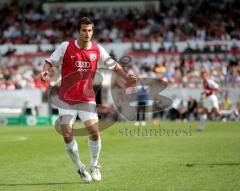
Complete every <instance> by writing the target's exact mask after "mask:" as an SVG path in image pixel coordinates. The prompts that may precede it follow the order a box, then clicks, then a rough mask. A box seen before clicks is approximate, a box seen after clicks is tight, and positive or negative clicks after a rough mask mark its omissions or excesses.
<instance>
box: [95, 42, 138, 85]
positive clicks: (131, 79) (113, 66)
mask: <svg viewBox="0 0 240 191" xmlns="http://www.w3.org/2000/svg"><path fill="white" fill-rule="evenodd" d="M98 47H99V50H100V67H101V66H103V67H107V68H108V69H110V70H113V71H114V72H116V73H117V74H118V75H119V76H121V77H122V78H124V79H125V80H126V81H127V82H128V83H130V84H135V83H136V82H137V77H136V76H135V75H133V74H129V73H127V72H125V71H124V70H123V68H122V66H121V65H120V64H119V63H118V62H116V61H115V60H113V59H112V58H111V57H110V55H109V54H108V53H107V51H106V50H105V49H104V48H103V47H101V46H100V45H98Z"/></svg>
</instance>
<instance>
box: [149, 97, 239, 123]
mask: <svg viewBox="0 0 240 191" xmlns="http://www.w3.org/2000/svg"><path fill="white" fill-rule="evenodd" d="M204 99H205V96H204V94H201V97H200V99H199V100H196V99H195V98H194V97H193V96H189V97H188V98H186V99H181V98H180V97H179V96H178V95H173V96H172V100H173V103H172V107H171V108H170V109H169V110H162V111H161V107H159V106H158V105H157V104H155V105H154V107H156V108H155V109H156V111H158V112H156V113H154V114H153V122H157V121H158V120H165V119H170V120H181V121H193V120H199V119H200V115H201V113H202V110H203V102H204ZM219 109H220V116H219V117H217V119H218V120H221V121H228V120H238V121H240V96H239V97H238V99H237V101H236V103H235V104H233V101H232V99H231V97H230V96H229V94H228V92H224V93H223V94H222V96H219ZM210 120H216V117H215V116H210Z"/></svg>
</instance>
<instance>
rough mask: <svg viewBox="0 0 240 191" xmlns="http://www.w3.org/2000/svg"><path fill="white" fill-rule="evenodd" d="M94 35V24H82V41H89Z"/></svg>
mask: <svg viewBox="0 0 240 191" xmlns="http://www.w3.org/2000/svg"><path fill="white" fill-rule="evenodd" d="M92 35H93V25H86V24H82V25H81V28H80V31H79V37H80V41H82V42H89V41H90V40H91V39H92Z"/></svg>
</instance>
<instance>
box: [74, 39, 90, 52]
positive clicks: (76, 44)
mask: <svg viewBox="0 0 240 191" xmlns="http://www.w3.org/2000/svg"><path fill="white" fill-rule="evenodd" d="M74 44H75V46H76V47H77V48H79V49H83V48H81V47H80V46H79V45H78V43H77V40H75V41H74ZM91 48H92V42H90V44H89V46H88V47H87V48H85V49H87V50H89V49H91Z"/></svg>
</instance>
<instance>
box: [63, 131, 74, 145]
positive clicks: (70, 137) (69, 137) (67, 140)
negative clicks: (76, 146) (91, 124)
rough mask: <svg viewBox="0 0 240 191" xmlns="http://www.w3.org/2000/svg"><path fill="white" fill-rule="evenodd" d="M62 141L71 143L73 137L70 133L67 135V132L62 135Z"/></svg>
mask: <svg viewBox="0 0 240 191" xmlns="http://www.w3.org/2000/svg"><path fill="white" fill-rule="evenodd" d="M63 139H64V142H65V143H71V142H72V140H73V135H72V133H69V132H65V133H63Z"/></svg>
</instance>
